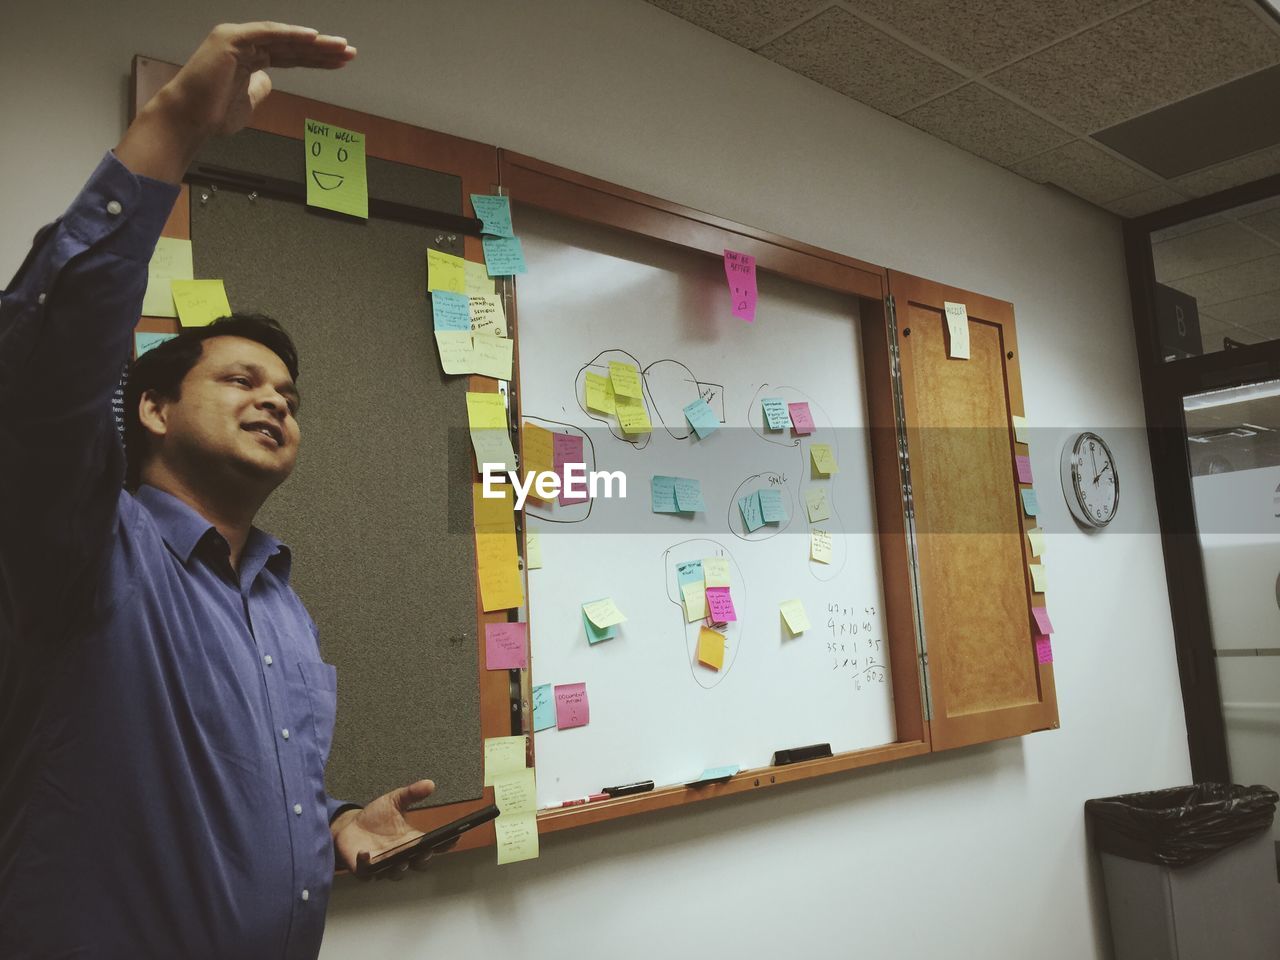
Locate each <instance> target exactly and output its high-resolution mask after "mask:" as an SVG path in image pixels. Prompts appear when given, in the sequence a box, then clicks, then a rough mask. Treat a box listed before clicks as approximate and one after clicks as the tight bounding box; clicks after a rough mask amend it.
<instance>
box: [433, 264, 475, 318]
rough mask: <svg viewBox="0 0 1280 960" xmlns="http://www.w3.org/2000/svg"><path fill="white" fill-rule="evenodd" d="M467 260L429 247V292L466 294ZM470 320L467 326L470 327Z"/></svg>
mask: <svg viewBox="0 0 1280 960" xmlns="http://www.w3.org/2000/svg"><path fill="white" fill-rule="evenodd" d="M465 264H466V261H465V260H463V259H462V258H461V257H455V256H454V255H453V254H451V253H445V252H444V251H443V250H436V249H435V248H434V247H428V248H427V292H428V293H434V292H435V291H436V290H443V291H445V292H446V293H456V294H459V295H460V296H465V295H466V292H467V277H466V268H465ZM470 325H471V324H470V321H468V323H467V326H468V328H470Z"/></svg>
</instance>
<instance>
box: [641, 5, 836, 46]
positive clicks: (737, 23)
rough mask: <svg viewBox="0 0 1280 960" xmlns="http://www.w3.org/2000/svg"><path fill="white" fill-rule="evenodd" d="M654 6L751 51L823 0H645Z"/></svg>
mask: <svg viewBox="0 0 1280 960" xmlns="http://www.w3.org/2000/svg"><path fill="white" fill-rule="evenodd" d="M648 2H649V3H651V4H653V5H654V6H655V7H661V8H662V9H663V10H666V11H667V12H668V13H674V14H675V15H676V16H677V17H679V18H680V19H682V20H688V21H689V22H690V23H696V24H697V25H698V26H700V27H702V28H703V29H704V30H710V31H711V32H712V33H714V34H717V35H718V36H721V37H724V38H725V39H726V40H732V41H733V42H734V43H736V44H738V45H739V46H743V47H747V48H749V49H751V50H754V49H755V48H756V47H758V46H760V44H762V43H764V42H765V41H766V40H768V39H769V38H770V37H772V36H775V35H776V34H777V33H778V31H779V30H782V29H783V28H785V27H788V26H790V25H792V24H795V23H796V22H798V21H800V20H804V19H806V18H808V17H809V16H810V14H812V13H813V12H814V11H815V10H817V9H819V8H821V7H824V6H826V5H827V0H648Z"/></svg>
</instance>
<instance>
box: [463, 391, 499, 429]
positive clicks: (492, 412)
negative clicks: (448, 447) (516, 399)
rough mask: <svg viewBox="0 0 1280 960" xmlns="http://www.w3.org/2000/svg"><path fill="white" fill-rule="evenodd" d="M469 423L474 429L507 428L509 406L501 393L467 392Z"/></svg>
mask: <svg viewBox="0 0 1280 960" xmlns="http://www.w3.org/2000/svg"><path fill="white" fill-rule="evenodd" d="M467 425H468V426H469V427H470V428H471V429H472V430H485V429H493V428H501V429H503V430H505V429H506V428H507V407H506V404H505V403H503V399H502V394H500V393H471V392H468V393H467Z"/></svg>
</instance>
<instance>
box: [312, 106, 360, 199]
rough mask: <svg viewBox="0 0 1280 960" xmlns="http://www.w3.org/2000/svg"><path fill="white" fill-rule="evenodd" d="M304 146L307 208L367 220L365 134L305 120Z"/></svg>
mask: <svg viewBox="0 0 1280 960" xmlns="http://www.w3.org/2000/svg"><path fill="white" fill-rule="evenodd" d="M303 146H304V147H305V148H306V158H307V206H309V207H323V208H324V209H325V210H336V211H337V212H338V213H345V214H347V215H348V216H352V217H359V218H360V219H362V220H368V219H369V182H368V178H367V176H366V174H365V156H364V134H363V133H356V132H355V131H354V130H344V129H342V127H335V126H334V125H333V124H331V123H320V122H319V121H317V120H307V121H306V124H305V127H304V130H303Z"/></svg>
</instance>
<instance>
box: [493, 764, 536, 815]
mask: <svg viewBox="0 0 1280 960" xmlns="http://www.w3.org/2000/svg"><path fill="white" fill-rule="evenodd" d="M493 802H494V803H496V804H497V805H498V809H499V810H500V811H502V814H501V815H502V816H504V817H513V816H519V815H520V814H522V813H537V812H538V791H537V784H536V782H535V781H534V771H533V768H532V767H525V768H524V769H523V770H517V771H516V772H515V773H508V774H506V775H505V776H502V777H498V778H497V779H496V780H494V781H493Z"/></svg>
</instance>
